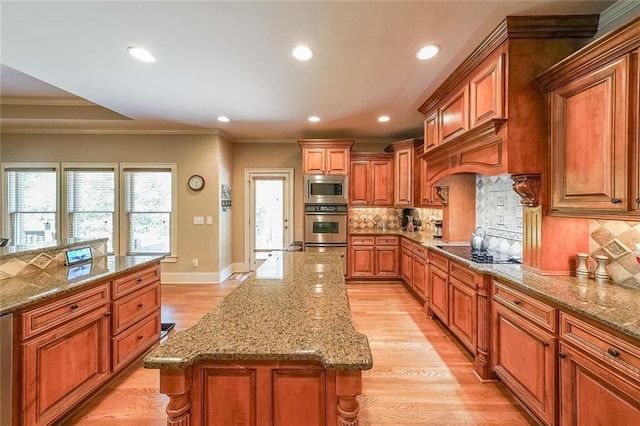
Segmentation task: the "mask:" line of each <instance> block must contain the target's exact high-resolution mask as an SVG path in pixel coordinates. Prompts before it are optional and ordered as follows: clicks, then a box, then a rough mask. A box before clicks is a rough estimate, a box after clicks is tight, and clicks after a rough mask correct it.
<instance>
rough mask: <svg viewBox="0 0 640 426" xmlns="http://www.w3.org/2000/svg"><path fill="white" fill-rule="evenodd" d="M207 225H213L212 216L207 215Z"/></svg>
mask: <svg viewBox="0 0 640 426" xmlns="http://www.w3.org/2000/svg"><path fill="white" fill-rule="evenodd" d="M207 225H213V217H212V216H207Z"/></svg>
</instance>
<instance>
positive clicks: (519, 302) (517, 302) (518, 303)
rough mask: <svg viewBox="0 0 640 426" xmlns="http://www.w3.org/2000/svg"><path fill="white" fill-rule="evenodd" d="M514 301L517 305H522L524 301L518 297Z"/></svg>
mask: <svg viewBox="0 0 640 426" xmlns="http://www.w3.org/2000/svg"><path fill="white" fill-rule="evenodd" d="M513 303H515V304H516V305H520V304H521V303H522V302H521V301H519V300H518V299H516V300H514V301H513Z"/></svg>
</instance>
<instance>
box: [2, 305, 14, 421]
mask: <svg viewBox="0 0 640 426" xmlns="http://www.w3.org/2000/svg"><path fill="white" fill-rule="evenodd" d="M0 348H1V349H0V426H10V425H11V404H12V396H13V395H12V384H13V377H12V370H13V314H7V315H2V316H0Z"/></svg>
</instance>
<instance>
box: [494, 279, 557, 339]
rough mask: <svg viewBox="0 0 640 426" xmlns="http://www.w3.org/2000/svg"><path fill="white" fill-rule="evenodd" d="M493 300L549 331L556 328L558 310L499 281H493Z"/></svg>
mask: <svg viewBox="0 0 640 426" xmlns="http://www.w3.org/2000/svg"><path fill="white" fill-rule="evenodd" d="M494 285H495V293H494V295H493V300H495V301H496V302H498V303H500V304H501V305H503V306H506V307H507V308H509V309H511V310H512V311H514V312H517V313H519V314H520V315H522V316H523V317H525V318H527V319H529V320H531V321H532V322H534V323H536V324H538V325H539V326H541V327H542V328H545V329H547V330H549V331H553V332H555V331H557V330H558V310H557V309H555V308H553V307H551V306H549V305H547V304H545V303H542V302H540V301H538V300H536V299H534V298H532V297H529V296H527V295H525V294H523V293H521V292H519V291H518V290H514V289H512V288H509V287H507V286H505V285H503V284H501V283H500V282H499V281H494Z"/></svg>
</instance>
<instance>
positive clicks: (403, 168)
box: [385, 139, 422, 207]
mask: <svg viewBox="0 0 640 426" xmlns="http://www.w3.org/2000/svg"><path fill="white" fill-rule="evenodd" d="M421 145H422V139H405V140H402V141H398V142H394V143H392V144H391V145H389V146H388V147H387V148H386V149H385V151H387V152H393V155H394V165H393V168H394V173H393V181H394V185H393V197H394V202H393V204H394V205H395V206H396V207H411V206H413V205H414V202H416V203H417V200H415V199H414V192H415V185H419V184H420V180H419V178H420V166H419V163H418V160H417V159H416V148H417V147H418V146H421ZM416 173H417V176H416Z"/></svg>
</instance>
